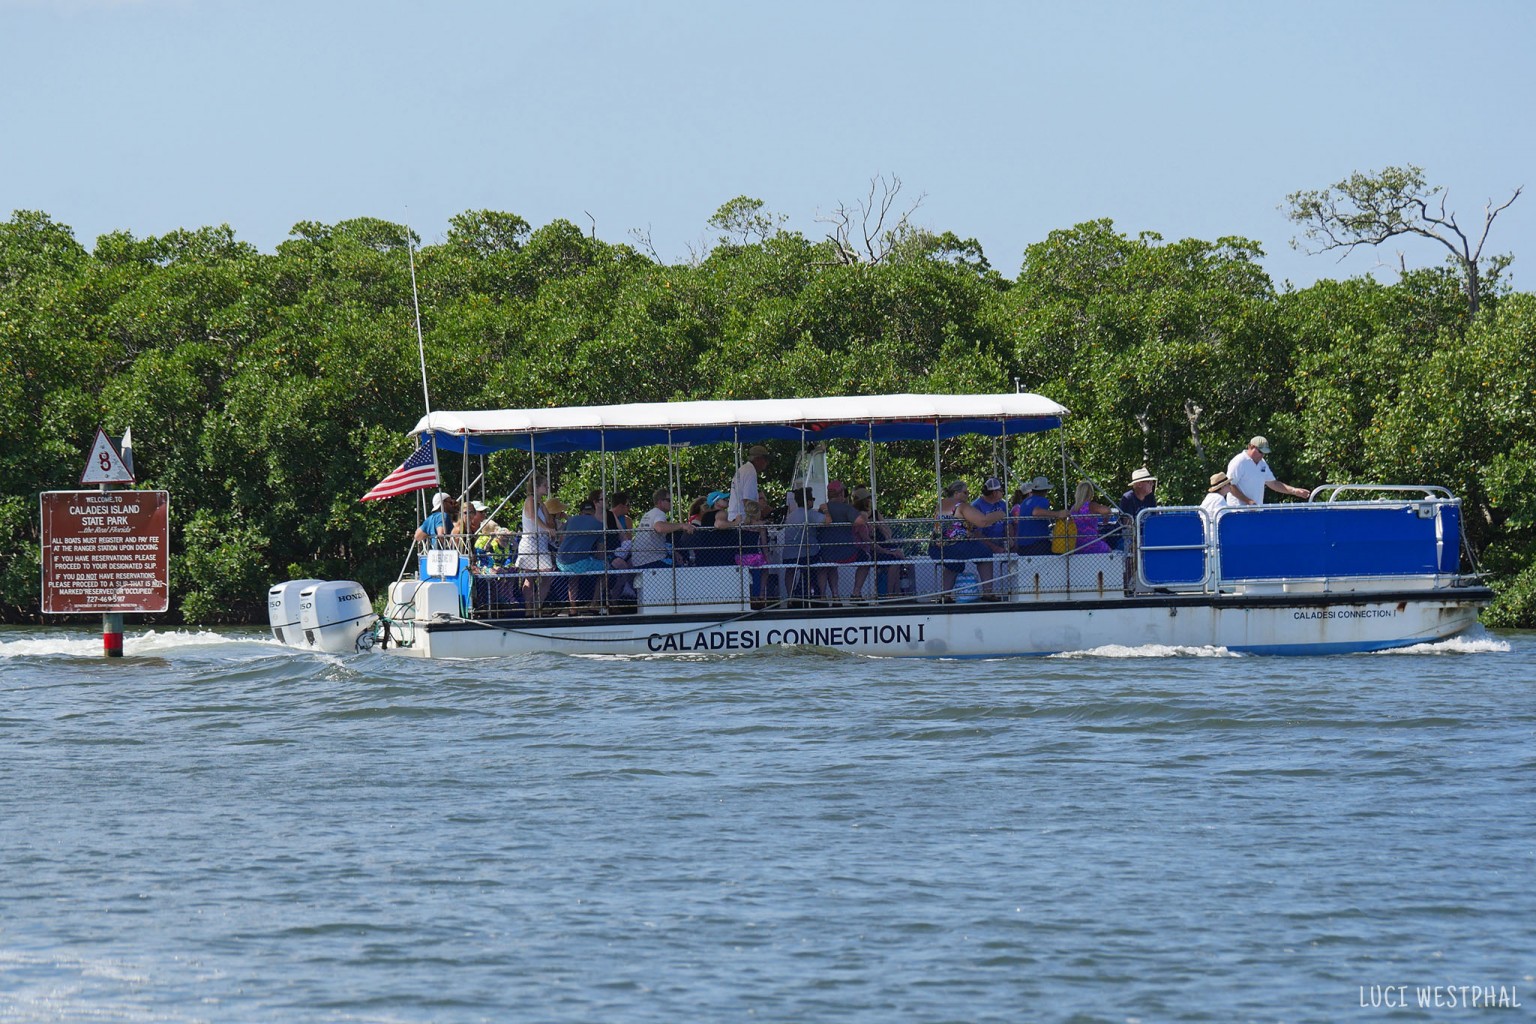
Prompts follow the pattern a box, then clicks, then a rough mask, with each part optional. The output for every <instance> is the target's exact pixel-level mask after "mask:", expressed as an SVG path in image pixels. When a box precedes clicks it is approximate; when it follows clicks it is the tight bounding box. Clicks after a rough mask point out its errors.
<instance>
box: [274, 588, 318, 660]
mask: <svg viewBox="0 0 1536 1024" xmlns="http://www.w3.org/2000/svg"><path fill="white" fill-rule="evenodd" d="M324 582H325V581H324V580H289V581H288V582H287V583H279V584H278V585H277V586H275V587H273V588H272V589H271V590H269V591H267V621H268V622H270V623H271V624H272V638H273V639H274V640H276V641H277V642H278V643H280V644H287V645H288V646H289V647H304V646H306V645H305V643H304V630H303V629H302V628H301V627H300V626H299V592H300V591H302V590H303V589H304V588H305V587H312V586H314V585H315V584H317V583H324Z"/></svg>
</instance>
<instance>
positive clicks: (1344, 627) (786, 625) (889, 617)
mask: <svg viewBox="0 0 1536 1024" xmlns="http://www.w3.org/2000/svg"><path fill="white" fill-rule="evenodd" d="M1486 602H1487V591H1485V590H1482V589H1481V588H1465V589H1461V590H1439V591H1433V592H1424V591H1417V592H1411V591H1405V592H1398V593H1393V594H1372V595H1369V596H1367V595H1362V594H1348V595H1345V594H1338V595H1297V596H1278V595H1277V596H1274V597H1263V598H1253V597H1250V598H1239V599H1223V600H1211V599H1209V598H1199V597H1189V598H1178V597H1159V596H1150V597H1145V598H1121V599H1110V600H1105V601H1081V600H1079V601H1072V602H1063V603H1061V604H1060V605H1041V604H1038V603H1036V604H1027V605H1026V604H1018V603H998V604H990V603H977V604H971V605H949V604H946V605H896V606H892V607H890V608H867V607H851V608H842V609H818V610H814V611H799V612H797V611H786V610H769V611H762V612H750V613H737V614H735V615H731V616H722V615H713V616H687V615H676V616H666V617H665V618H664V619H663V618H658V617H644V618H640V617H633V618H631V617H626V618H616V619H612V620H609V619H604V618H583V619H568V618H556V619H506V620H490V621H486V620H479V621H473V622H469V621H463V620H459V621H453V622H436V623H421V624H417V625H416V627H415V628H414V630H411V634H412V635H411V636H409V637H397V638H395V641H396V642H393V643H390V644H387V645H386V646H385V650H387V651H388V653H391V654H401V655H406V656H414V657H430V658H486V657H505V656H509V655H517V654H526V653H532V652H540V651H547V652H560V653H566V654H603V655H621V656H649V655H655V656H668V655H693V654H734V653H744V652H749V651H755V650H761V649H764V648H770V647H777V646H802V647H806V646H809V647H824V648H831V649H834V650H839V651H844V652H846V653H849V654H861V655H871V656H878V657H928V658H935V657H939V658H986V657H1013V656H1021V655H1044V654H1056V653H1061V652H1066V651H1082V650H1092V649H1095V648H1100V647H1107V646H1112V645H1116V646H1122V647H1141V646H1147V645H1161V646H1167V647H1189V648H1225V649H1227V650H1229V651H1234V652H1240V653H1254V654H1292V655H1294V654H1337V653H1348V652H1355V651H1373V650H1383V649H1386V648H1392V647H1403V646H1408V645H1411V644H1417V643H1429V642H1434V641H1437V640H1443V639H1446V638H1449V637H1452V636H1455V635H1456V634H1458V633H1461V632H1463V631H1465V630H1467V629H1468V628H1470V627H1471V626H1473V625H1474V624H1476V622H1477V611H1478V608H1479V607H1481V606H1482V605H1483V604H1486ZM400 640H404V642H405V644H404V645H401V644H400V643H399V641H400Z"/></svg>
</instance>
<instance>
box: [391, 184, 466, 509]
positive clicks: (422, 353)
mask: <svg viewBox="0 0 1536 1024" xmlns="http://www.w3.org/2000/svg"><path fill="white" fill-rule="evenodd" d="M405 252H406V256H407V257H408V258H409V260H410V266H411V308H412V310H414V311H415V314H416V354H417V356H418V357H419V358H420V360H421V404H422V406H423V407H424V408H425V409H426V411H427V416H428V417H430V416H431V415H432V395H431V394H430V393H429V392H428V391H427V343H426V340H425V339H424V338H423V337H422V333H421V294H420V293H419V292H418V291H417V290H416V246H415V245H414V244H413V243H412V241H411V216H410V207H406V216H405ZM428 429H429V430H430V429H431V428H430V426H429V427H428ZM466 448H467V446H466ZM432 468H433V469H434V470H435V471H436V472H437V483H438V487H439V489H441V487H442V483H443V469H442V467H441V466H440V465H438V462H437V445H436V443H434V444H433V445H432ZM418 507H419V506H418Z"/></svg>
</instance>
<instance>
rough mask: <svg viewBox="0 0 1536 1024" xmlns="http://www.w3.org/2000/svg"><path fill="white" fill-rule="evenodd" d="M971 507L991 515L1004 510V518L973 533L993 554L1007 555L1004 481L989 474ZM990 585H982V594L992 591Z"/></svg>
mask: <svg viewBox="0 0 1536 1024" xmlns="http://www.w3.org/2000/svg"><path fill="white" fill-rule="evenodd" d="M971 507H972V508H974V509H975V510H976V511H978V512H980V513H981V514H982V515H991V514H992V513H994V512H1002V514H1003V515H1002V518H1001V519H999V520H998V521H997V522H995V523H993V524H992V525H991V526H983V527H981V528H980V529H973V530H972V531H971V535H972V536H973V537H975V538H976V539H977V540H979V541H981V542H982V543H983V544H985V545H986V546H987V549H988V550H989V551H991V552H992V554H993V556H994V557H995V556H997V555H1006V554H1007V553H1008V502H1006V501H1004V500H1003V482H1002V480H1000V479H998V478H997V477H995V476H989V477H987V479H986V480H985V481H983V482H982V485H981V497H979V498H977V499H976V500H975V501H973V502H971ZM991 589H992V588H991V587H990V586H985V585H984V586H983V587H982V596H983V597H986V595H987V594H988V593H989V592H991Z"/></svg>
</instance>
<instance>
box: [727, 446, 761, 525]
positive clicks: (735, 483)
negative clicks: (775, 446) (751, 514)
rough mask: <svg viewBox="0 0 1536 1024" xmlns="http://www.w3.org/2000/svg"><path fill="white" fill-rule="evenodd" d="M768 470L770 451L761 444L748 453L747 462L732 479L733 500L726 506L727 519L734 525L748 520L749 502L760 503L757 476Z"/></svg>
mask: <svg viewBox="0 0 1536 1024" xmlns="http://www.w3.org/2000/svg"><path fill="white" fill-rule="evenodd" d="M767 468H768V449H767V448H764V447H763V446H762V445H760V444H755V445H753V446H752V448H751V449H750V450H749V451H748V452H747V461H746V462H743V463H742V464H741V467H740V468H739V469H737V470H736V475H735V476H734V477H732V478H731V499H730V501H729V502H727V504H726V506H725V518H727V519H729V520H730V521H731V522H732V523H740V522H741V521H742V520H743V519H745V518H746V507H747V502H749V501H759V499H758V496H757V474H759V473H761V472H762V471H763V470H765V469H767ZM759 503H760V502H759Z"/></svg>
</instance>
